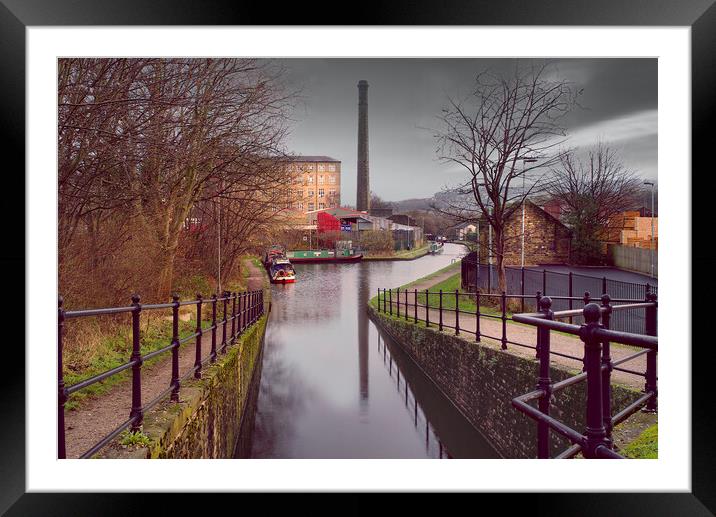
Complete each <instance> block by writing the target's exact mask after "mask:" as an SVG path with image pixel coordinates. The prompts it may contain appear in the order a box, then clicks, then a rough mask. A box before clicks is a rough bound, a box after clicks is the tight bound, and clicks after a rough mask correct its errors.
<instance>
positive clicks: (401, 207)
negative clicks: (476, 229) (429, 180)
mask: <svg viewBox="0 0 716 517" xmlns="http://www.w3.org/2000/svg"><path fill="white" fill-rule="evenodd" d="M465 197H466V195H465V194H460V193H458V192H456V191H440V192H437V193H435V194H434V195H433V196H432V197H423V198H412V199H404V200H402V201H391V202H390V203H391V205H392V206H393V209H394V210H395V211H396V212H405V211H409V210H430V207H431V205H437V206H440V205H441V204H443V203H446V202H451V203H455V202H457V201H458V200H459V199H460V198H465ZM467 197H469V195H467Z"/></svg>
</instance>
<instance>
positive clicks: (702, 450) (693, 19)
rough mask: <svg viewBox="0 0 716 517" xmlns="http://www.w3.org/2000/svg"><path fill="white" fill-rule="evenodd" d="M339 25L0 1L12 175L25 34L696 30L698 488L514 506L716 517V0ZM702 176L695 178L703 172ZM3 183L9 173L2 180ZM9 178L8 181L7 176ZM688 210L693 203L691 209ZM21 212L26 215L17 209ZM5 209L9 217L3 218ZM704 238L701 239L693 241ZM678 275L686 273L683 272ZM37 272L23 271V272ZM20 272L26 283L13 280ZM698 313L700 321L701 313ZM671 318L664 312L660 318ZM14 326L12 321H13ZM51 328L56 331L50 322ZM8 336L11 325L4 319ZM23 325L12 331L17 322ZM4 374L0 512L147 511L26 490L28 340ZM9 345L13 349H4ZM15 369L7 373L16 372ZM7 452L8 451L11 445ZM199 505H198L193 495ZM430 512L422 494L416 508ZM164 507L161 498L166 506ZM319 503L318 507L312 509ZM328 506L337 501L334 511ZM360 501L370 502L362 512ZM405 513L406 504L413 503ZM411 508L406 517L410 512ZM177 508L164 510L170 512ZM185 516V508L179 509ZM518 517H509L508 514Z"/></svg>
mask: <svg viewBox="0 0 716 517" xmlns="http://www.w3.org/2000/svg"><path fill="white" fill-rule="evenodd" d="M348 7H349V9H348V10H347V11H345V12H346V14H344V15H342V18H337V19H328V17H327V16H325V14H326V13H329V12H330V13H336V14H337V13H339V12H340V10H339V9H338V6H336V5H334V6H333V7H331V8H330V9H328V8H327V7H326V6H322V5H321V4H320V3H313V4H303V3H302V4H301V5H300V6H299V5H298V4H294V7H287V8H286V10H280V9H279V8H277V6H276V5H273V4H268V3H260V2H251V3H242V2H232V1H228V0H211V1H203V2H199V1H189V0H185V1H179V0H176V1H172V0H154V1H146V0H145V1H142V0H124V1H122V2H118V1H116V0H115V1H107V0H74V1H73V0H56V1H52V0H0V59H1V64H2V68H1V69H0V70H1V72H0V91H1V92H2V97H0V99H1V100H0V105H1V106H2V108H1V109H2V118H1V120H2V124H1V125H2V126H3V127H2V129H3V131H4V132H5V135H4V138H3V139H2V143H1V144H0V145H2V147H3V149H4V150H5V151H6V153H5V154H4V155H5V156H6V157H8V158H9V157H11V156H12V157H16V158H18V161H17V162H16V163H17V165H16V167H17V169H16V170H24V166H25V163H24V153H21V152H20V149H22V148H24V137H25V86H26V84H25V82H26V79H25V59H26V56H25V51H26V49H25V30H26V28H27V27H29V26H63V25H79V26H85V25H106V26H112V25H185V26H199V25H204V26H205V25H316V24H327V25H348V24H349V25H446V26H450V25H453V26H456V25H512V26H519V25H557V26H569V25H577V26H597V25H606V26H625V25H636V26H649V25H653V26H690V27H691V45H692V46H691V52H692V55H691V71H692V113H691V115H692V171H694V172H692V185H698V188H693V189H692V232H693V233H692V236H693V246H692V263H691V271H692V277H693V278H695V279H699V282H698V285H699V287H698V291H697V290H693V291H692V293H693V294H692V299H691V300H685V301H684V310H685V311H688V310H689V303H687V302H690V304H691V305H690V306H691V307H692V308H693V311H695V312H696V314H697V317H693V316H692V314H691V313H689V315H688V317H689V318H690V319H691V320H692V333H691V335H689V333H688V332H687V331H686V329H685V332H684V341H683V342H682V343H670V344H668V346H677V347H683V348H686V347H687V346H688V344H689V343H688V342H689V339H691V340H692V343H693V344H694V346H692V397H693V398H692V404H693V405H692V442H691V443H692V478H691V481H692V491H691V493H688V494H684V493H678V494H677V493H674V494H668V493H642V494H629V493H615V494H599V493H578V494H525V495H521V496H516V495H510V496H509V497H510V501H511V502H510V509H511V510H514V509H516V507H517V506H520V505H523V508H524V510H525V511H530V512H532V513H537V514H542V513H544V514H549V515H607V514H611V515H641V514H648V515H711V514H714V513H716V447H715V446H714V443H715V442H716V429H715V426H714V419H713V409H714V407H716V403H714V399H713V395H714V388H713V381H712V378H713V377H714V376H713V373H712V372H711V370H712V369H713V368H714V365H715V364H716V361H714V359H716V353H715V352H714V345H713V339H714V338H713V334H712V333H711V332H710V331H709V329H708V327H707V323H705V321H707V318H704V317H703V312H705V311H707V310H708V306H709V302H710V300H709V298H708V294H709V293H710V292H711V285H712V283H713V281H709V279H710V278H712V277H713V273H712V271H713V268H714V266H716V259H714V257H713V255H712V254H711V251H710V249H709V248H710V242H711V240H712V238H710V237H711V235H712V234H713V232H712V231H711V230H710V228H711V220H712V218H711V216H710V213H709V210H708V209H709V207H710V205H712V204H713V202H711V203H709V201H710V199H709V198H710V197H711V196H710V195H709V193H710V192H714V191H716V190H714V189H713V188H712V187H713V186H714V175H713V174H711V171H712V169H713V168H714V165H713V164H714V162H715V160H714V159H713V158H712V157H711V154H712V151H711V148H712V147H713V142H714V129H713V128H714V125H715V124H714V122H715V120H714V106H715V104H716V100H715V99H716V55H715V51H716V5H715V4H714V0H629V1H627V0H602V1H600V2H595V1H593V0H592V1H590V0H531V1H527V0H525V1H521V0H502V1H500V2H497V1H485V0H472V1H470V0H460V1H453V2H450V3H447V2H431V1H426V0H421V1H408V0H401V1H394V2H391V3H390V4H388V5H384V6H380V5H374V4H371V3H366V2H361V3H360V4H355V5H353V6H348ZM697 171H698V172H697ZM6 176H8V174H6ZM14 176H15V180H16V185H15V187H14V189H15V191H16V192H17V193H18V195H13V196H8V197H12V199H7V202H8V203H10V205H9V207H8V208H6V210H8V211H9V210H13V213H15V214H17V213H24V210H22V207H20V206H12V203H15V204H18V203H20V204H22V200H23V199H24V196H22V195H19V193H20V192H23V193H24V192H25V190H24V182H23V180H22V179H21V176H20V175H14ZM7 181H10V178H9V177H8V178H7ZM684 209H685V210H687V208H686V207H684ZM21 210H22V211H21ZM6 213H8V212H6ZM13 226H14V228H15V230H16V231H17V232H18V233H19V236H18V239H17V240H16V241H15V242H16V243H21V242H24V225H18V224H17V219H15V222H14V224H13ZM697 236H701V237H699V238H697ZM12 249H14V250H15V251H4V252H2V253H0V262H1V263H2V264H3V265H4V266H5V267H6V268H7V270H8V271H10V270H11V269H14V270H20V269H21V268H23V269H24V267H25V266H24V264H25V259H26V257H25V256H24V246H21V245H19V244H17V245H16V246H13V247H12ZM683 267H689V265H688V264H684V265H683ZM29 274H32V271H28V270H26V275H29ZM16 276H19V275H16ZM8 289H12V291H11V292H10V293H7V292H6V293H5V294H6V297H7V303H8V304H9V303H11V299H12V302H13V303H18V297H17V295H16V293H21V292H23V291H24V286H21V285H19V282H18V285H16V286H14V287H12V288H8ZM699 314H700V316H701V317H699ZM665 317H667V318H668V315H665ZM14 321H15V322H16V321H17V319H15V320H14ZM48 324H49V323H48ZM4 326H5V328H7V329H8V330H10V327H12V326H13V324H10V323H7V324H5V325H4ZM15 326H17V325H15ZM6 340H8V341H6V343H3V351H2V357H3V359H4V361H3V363H2V364H3V365H4V366H3V368H2V370H1V373H0V394H2V398H3V405H2V413H1V414H2V425H0V436H2V440H1V441H0V444H5V445H4V446H3V447H2V451H1V452H0V457H1V461H0V480H2V481H0V485H1V487H0V512H6V511H7V514H8V515H65V514H67V515H115V514H117V515H119V514H126V513H127V512H130V511H132V512H134V511H137V510H140V509H143V508H147V506H146V505H147V504H148V502H149V501H151V499H153V498H148V497H147V496H143V497H142V501H143V502H142V503H141V504H139V503H138V502H137V499H136V498H132V496H131V495H122V494H58V493H52V494H49V493H48V494H27V493H25V447H24V444H25V354H24V350H23V348H22V347H21V346H18V345H19V343H21V341H20V340H19V339H17V338H12V337H9V338H6ZM8 343H10V344H12V346H9V344H8ZM9 365H11V367H10V366H9ZM10 444H11V445H10ZM163 499H164V500H170V501H171V503H169V501H167V503H169V504H171V505H181V507H182V508H183V509H184V511H186V510H188V508H189V507H188V506H186V505H187V503H188V502H189V501H187V497H186V496H184V497H178V496H174V497H164V498H163ZM192 499H193V498H192ZM355 501H356V502H355V504H351V505H348V506H345V505H344V506H343V508H342V509H343V510H345V511H341V512H339V513H354V512H356V511H359V510H362V509H369V508H370V505H371V501H370V498H367V500H364V499H360V500H357V499H356V500H355ZM411 501H412V502H413V503H417V504H418V505H420V506H421V507H423V508H424V502H423V501H422V500H421V498H419V497H418V498H414V499H412V500H411ZM162 504H163V505H164V504H165V501H162ZM310 504H313V503H310ZM329 504H330V503H329ZM364 504H365V506H364ZM408 506H409V505H408ZM408 506H405V507H404V509H407V508H408ZM169 510H170V507H169V506H166V507H165V512H168V511H169ZM182 513H184V512H182ZM510 513H513V511H510Z"/></svg>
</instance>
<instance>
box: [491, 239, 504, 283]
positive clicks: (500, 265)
mask: <svg viewBox="0 0 716 517" xmlns="http://www.w3.org/2000/svg"><path fill="white" fill-rule="evenodd" d="M492 231H493V233H494V242H493V246H494V248H495V250H494V255H495V259H496V260H497V285H498V288H499V290H500V293H503V292H507V276H506V274H505V260H504V259H505V239H504V232H503V228H500V229H499V230H498V229H497V228H493V229H492Z"/></svg>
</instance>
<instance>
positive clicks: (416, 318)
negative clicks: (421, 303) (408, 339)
mask: <svg viewBox="0 0 716 517" xmlns="http://www.w3.org/2000/svg"><path fill="white" fill-rule="evenodd" d="M415 323H416V324H417V323H418V290H417V289H415Z"/></svg>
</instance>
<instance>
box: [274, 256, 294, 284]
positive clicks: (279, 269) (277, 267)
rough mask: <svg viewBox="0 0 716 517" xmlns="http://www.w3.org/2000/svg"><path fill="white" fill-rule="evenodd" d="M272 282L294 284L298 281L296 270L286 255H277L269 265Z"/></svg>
mask: <svg viewBox="0 0 716 517" xmlns="http://www.w3.org/2000/svg"><path fill="white" fill-rule="evenodd" d="M269 277H270V278H271V283H272V284H292V283H294V282H295V281H296V272H295V271H294V270H293V265H292V264H291V261H290V260H288V259H287V258H286V257H275V258H274V259H273V262H272V263H271V266H270V267H269Z"/></svg>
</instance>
